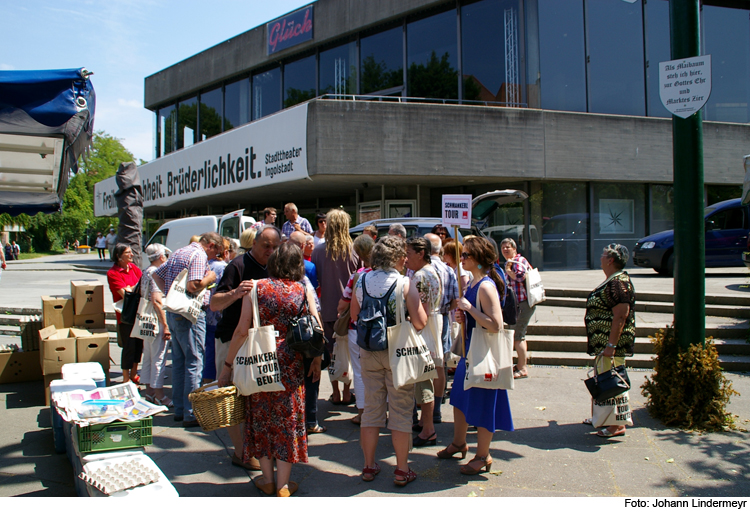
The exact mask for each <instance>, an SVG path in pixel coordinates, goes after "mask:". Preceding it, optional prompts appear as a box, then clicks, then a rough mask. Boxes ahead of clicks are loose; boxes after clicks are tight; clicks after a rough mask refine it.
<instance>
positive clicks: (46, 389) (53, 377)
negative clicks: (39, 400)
mask: <svg viewBox="0 0 750 525" xmlns="http://www.w3.org/2000/svg"><path fill="white" fill-rule="evenodd" d="M62 378H63V377H62V374H44V377H43V378H42V379H44V405H45V406H49V403H50V393H49V384H50V383H51V382H52V381H54V380H56V379H62Z"/></svg>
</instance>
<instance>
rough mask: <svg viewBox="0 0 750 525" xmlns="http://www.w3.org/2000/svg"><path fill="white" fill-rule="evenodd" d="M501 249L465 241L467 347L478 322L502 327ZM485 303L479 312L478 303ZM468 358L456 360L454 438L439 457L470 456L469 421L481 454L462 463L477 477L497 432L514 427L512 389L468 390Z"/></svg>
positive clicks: (462, 306) (462, 316) (461, 305)
mask: <svg viewBox="0 0 750 525" xmlns="http://www.w3.org/2000/svg"><path fill="white" fill-rule="evenodd" d="M497 257H498V255H497V251H496V250H495V248H494V247H493V246H492V244H491V243H490V242H489V241H487V240H486V239H483V238H481V237H469V238H467V240H466V243H465V244H464V251H463V253H462V254H461V262H462V263H463V268H464V270H466V271H468V272H469V273H471V275H472V281H471V283H470V284H469V287H468V288H467V290H466V294H465V296H464V297H463V298H462V299H459V302H458V309H459V312H458V313H457V317H456V318H457V320H458V321H459V322H461V323H464V324H465V326H466V340H465V342H466V350H467V351H468V349H469V341H471V332H472V330H473V329H474V327H475V326H476V325H477V323H479V324H480V325H481V326H483V327H484V328H486V329H487V330H489V331H490V332H497V331H499V330H500V329H502V327H503V313H502V309H501V307H500V297H501V296H502V294H503V291H504V289H503V286H504V285H503V280H502V278H501V277H500V276H499V275H498V274H497V271H496V270H495V267H494V264H493V263H494V262H495V261H496V260H497ZM480 306H481V311H480V308H479V307H480ZM465 375H466V359H465V358H464V357H462V358H461V360H460V361H459V362H458V366H457V367H456V374H455V376H454V379H453V390H451V405H453V419H454V424H453V425H454V426H453V442H452V443H451V444H450V446H448V448H446V449H444V450H441V451H440V452H438V454H437V455H438V457H439V458H440V459H450V458H452V457H453V456H455V455H456V454H461V459H464V458H466V454H467V452H468V451H469V447H468V445H467V443H466V431H467V430H468V429H469V425H473V426H475V427H477V429H478V431H477V453H476V455H475V456H474V459H472V460H471V461H469V462H468V463H467V464H466V465H463V466H462V467H461V474H466V475H469V476H470V475H474V474H479V473H480V472H481V471H482V470H487V472H489V471H490V468H491V467H492V458H491V457H490V443H491V442H492V436H493V434H494V432H495V430H508V431H511V430H513V419H512V417H511V414H510V403H509V402H508V393H507V392H506V391H505V390H487V389H484V388H470V389H468V390H464V378H465Z"/></svg>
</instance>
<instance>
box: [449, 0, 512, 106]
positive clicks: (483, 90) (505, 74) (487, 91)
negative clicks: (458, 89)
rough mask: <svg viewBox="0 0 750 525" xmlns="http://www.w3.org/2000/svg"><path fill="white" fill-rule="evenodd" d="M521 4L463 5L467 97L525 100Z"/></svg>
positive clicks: (498, 0)
mask: <svg viewBox="0 0 750 525" xmlns="http://www.w3.org/2000/svg"><path fill="white" fill-rule="evenodd" d="M518 4H519V2H518V0H483V1H481V2H476V3H474V4H469V5H465V6H462V7H461V39H462V40H461V52H462V53H463V76H464V85H463V99H464V100H483V101H486V102H503V103H506V104H509V105H518V104H520V103H522V102H523V100H524V90H525V86H524V82H523V80H522V77H521V72H522V70H523V67H522V65H521V56H522V52H521V41H522V29H521V25H522V23H523V21H522V20H521V19H520V18H519V5H518Z"/></svg>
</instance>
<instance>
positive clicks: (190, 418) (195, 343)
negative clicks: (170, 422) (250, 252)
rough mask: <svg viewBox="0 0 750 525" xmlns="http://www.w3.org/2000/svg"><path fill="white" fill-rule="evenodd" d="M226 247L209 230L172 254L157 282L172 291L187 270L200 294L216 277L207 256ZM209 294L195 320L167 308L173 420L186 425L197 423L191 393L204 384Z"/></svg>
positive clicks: (156, 274) (189, 283)
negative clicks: (170, 335) (174, 283)
mask: <svg viewBox="0 0 750 525" xmlns="http://www.w3.org/2000/svg"><path fill="white" fill-rule="evenodd" d="M223 249H224V238H223V237H221V235H219V234H218V233H216V232H207V233H204V234H203V235H201V236H200V239H199V240H198V242H193V243H190V244H189V245H188V246H185V247H184V248H180V249H179V250H177V251H176V252H174V253H173V254H172V256H171V257H170V258H169V259H168V260H167V262H166V263H164V264H162V265H161V266H160V267H159V268H158V269H157V270H156V271H155V272H154V282H155V283H156V285H157V286H158V287H159V289H161V290H164V291H165V292H166V293H167V294H169V290H170V288H172V283H173V282H174V280H175V279H176V278H177V276H178V275H179V274H180V272H181V271H182V270H187V286H186V288H187V291H188V292H189V293H191V294H199V293H200V292H202V291H203V290H204V289H205V288H206V287H208V285H210V284H211V283H213V282H214V281H215V280H216V274H215V273H214V272H212V271H211V270H209V269H208V259H213V258H214V257H216V253H217V252H218V251H219V250H223ZM208 299H209V296H208V294H205V295H204V298H203V301H204V302H203V309H202V310H201V312H200V314H199V315H198V319H197V320H196V322H195V324H193V323H192V322H191V321H190V320H188V319H186V318H185V317H183V316H181V315H179V314H175V313H172V312H167V325H168V326H169V331H170V332H171V333H172V396H173V399H172V401H173V402H174V414H175V415H174V420H175V421H182V426H183V427H186V428H187V427H197V426H198V421H197V420H196V419H195V415H194V414H193V405H192V403H190V399H188V395H189V394H190V392H192V391H193V390H196V389H198V388H199V387H200V386H201V379H202V377H203V354H204V353H205V348H206V312H205V310H206V309H207V308H208Z"/></svg>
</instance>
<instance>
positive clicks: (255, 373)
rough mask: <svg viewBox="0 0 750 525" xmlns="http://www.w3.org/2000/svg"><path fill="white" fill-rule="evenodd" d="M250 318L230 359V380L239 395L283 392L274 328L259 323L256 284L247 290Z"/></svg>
mask: <svg viewBox="0 0 750 525" xmlns="http://www.w3.org/2000/svg"><path fill="white" fill-rule="evenodd" d="M250 300H251V301H252V305H253V320H252V324H251V325H250V329H249V330H248V331H247V339H245V341H244V342H243V343H242V346H241V347H240V349H239V351H238V352H237V355H236V356H235V358H234V366H233V367H232V382H233V383H234V386H236V387H237V391H238V392H239V393H240V394H241V395H243V396H249V395H251V394H256V393H258V392H283V391H284V390H286V389H285V388H284V385H283V384H282V383H281V372H280V371H279V356H278V353H277V351H276V330H275V328H274V326H273V325H266V326H260V314H259V313H258V283H257V281H256V283H255V286H253V290H252V291H251V292H250Z"/></svg>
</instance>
